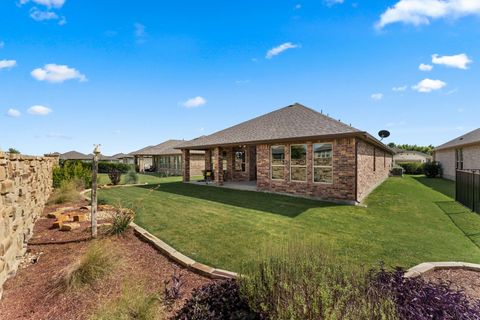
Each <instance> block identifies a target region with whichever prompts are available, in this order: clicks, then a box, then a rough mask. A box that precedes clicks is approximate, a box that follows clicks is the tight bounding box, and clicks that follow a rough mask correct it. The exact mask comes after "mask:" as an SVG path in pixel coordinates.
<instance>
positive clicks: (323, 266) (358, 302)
mask: <svg viewBox="0 0 480 320" xmlns="http://www.w3.org/2000/svg"><path fill="white" fill-rule="evenodd" d="M274 251H275V250H274ZM274 251H271V252H270V254H269V255H267V256H266V258H263V259H261V260H260V261H259V263H257V264H255V265H253V266H250V267H248V268H246V269H245V271H244V272H242V274H244V275H245V276H244V277H242V278H241V279H240V288H241V292H242V294H243V296H245V297H246V298H247V299H248V302H249V305H250V307H251V308H252V310H254V311H256V312H257V313H259V314H260V315H261V316H262V318H263V319H275V320H276V319H319V320H322V319H349V320H350V319H351V320H357V319H358V320H360V319H371V320H376V319H379V320H380V319H398V317H397V315H396V310H395V305H394V304H393V301H392V300H391V299H390V297H389V295H388V294H383V295H381V294H379V293H378V292H377V290H375V288H372V287H371V286H369V283H368V281H367V277H366V276H365V273H364V272H363V271H362V270H356V269H355V268H353V266H352V267H351V269H350V270H349V269H346V268H347V267H346V265H347V264H346V262H347V261H343V260H344V259H340V258H337V257H336V258H332V256H330V255H328V254H326V253H325V251H324V250H323V249H322V248H319V247H318V246H317V245H314V244H310V245H308V244H305V243H292V244H289V245H287V246H285V247H284V248H281V249H280V251H279V252H274ZM349 267H350V265H349Z"/></svg>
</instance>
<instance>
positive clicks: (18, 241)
mask: <svg viewBox="0 0 480 320" xmlns="http://www.w3.org/2000/svg"><path fill="white" fill-rule="evenodd" d="M57 164H58V157H32V156H24V155H19V154H8V153H3V152H1V151H0V298H1V296H2V291H3V289H2V286H3V283H4V282H5V281H6V280H7V279H8V278H9V277H12V276H13V275H15V273H16V271H17V268H18V264H19V258H20V257H22V256H23V255H24V254H25V252H26V247H27V241H28V240H29V239H30V237H31V235H32V231H33V225H34V223H35V221H36V220H37V218H38V217H39V216H40V215H41V214H42V212H43V208H44V206H45V203H46V202H47V200H48V198H49V196H50V194H51V192H52V171H53V168H54V166H56V165H57Z"/></svg>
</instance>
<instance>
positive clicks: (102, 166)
mask: <svg viewBox="0 0 480 320" xmlns="http://www.w3.org/2000/svg"><path fill="white" fill-rule="evenodd" d="M113 169H115V170H118V171H120V173H127V172H128V170H130V169H132V165H129V164H125V163H117V162H107V161H99V162H98V172H99V173H109V172H110V171H111V170H113Z"/></svg>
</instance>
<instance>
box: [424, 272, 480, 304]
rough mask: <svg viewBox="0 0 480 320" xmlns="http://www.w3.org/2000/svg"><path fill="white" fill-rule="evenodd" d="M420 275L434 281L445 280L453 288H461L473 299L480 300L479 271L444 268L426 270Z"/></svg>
mask: <svg viewBox="0 0 480 320" xmlns="http://www.w3.org/2000/svg"><path fill="white" fill-rule="evenodd" d="M422 277H423V278H424V279H425V280H427V281H431V282H434V283H440V282H446V283H448V284H449V286H450V288H451V289H453V290H461V291H463V292H464V293H465V295H466V296H467V297H468V298H469V299H472V301H474V300H480V272H478V271H471V270H463V269H445V270H435V271H432V272H427V273H426V274H424V275H422Z"/></svg>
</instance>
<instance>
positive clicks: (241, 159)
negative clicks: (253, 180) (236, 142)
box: [234, 149, 245, 172]
mask: <svg viewBox="0 0 480 320" xmlns="http://www.w3.org/2000/svg"><path fill="white" fill-rule="evenodd" d="M234 155H235V165H234V169H235V171H241V172H245V150H244V149H235V151H234Z"/></svg>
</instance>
